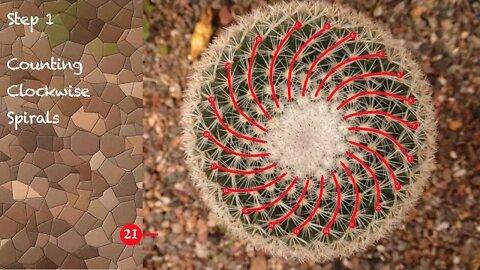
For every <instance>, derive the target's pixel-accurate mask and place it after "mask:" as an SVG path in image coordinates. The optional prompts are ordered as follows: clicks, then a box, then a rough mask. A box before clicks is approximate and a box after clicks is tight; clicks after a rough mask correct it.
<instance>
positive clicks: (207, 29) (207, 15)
mask: <svg viewBox="0 0 480 270" xmlns="http://www.w3.org/2000/svg"><path fill="white" fill-rule="evenodd" d="M212 18H213V13H212V9H211V8H210V7H207V8H205V9H204V10H203V12H202V16H201V18H200V21H199V22H198V23H197V24H196V25H195V30H194V31H193V35H192V39H191V40H190V46H191V49H190V55H189V56H188V58H189V59H190V60H194V59H197V58H198V57H199V56H200V54H201V53H202V52H203V50H204V49H205V48H206V47H207V45H208V43H209V42H210V38H211V37H212V33H213V27H212Z"/></svg>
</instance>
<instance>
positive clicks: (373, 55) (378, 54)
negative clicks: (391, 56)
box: [315, 52, 385, 97]
mask: <svg viewBox="0 0 480 270" xmlns="http://www.w3.org/2000/svg"><path fill="white" fill-rule="evenodd" d="M384 56H385V53H384V52H378V53H374V54H365V55H360V56H356V57H351V58H349V59H347V60H344V61H342V62H340V63H338V64H337V65H336V66H334V67H333V68H332V69H330V70H329V71H328V73H327V74H326V75H325V77H323V79H322V81H321V82H320V84H319V85H318V87H317V91H315V97H318V95H319V94H320V91H322V87H323V85H325V83H326V82H327V80H328V78H330V76H332V74H333V73H335V72H336V71H337V70H339V69H340V68H342V67H343V66H346V65H348V64H350V63H353V62H355V61H359V60H363V59H369V58H377V57H378V58H382V57H384Z"/></svg>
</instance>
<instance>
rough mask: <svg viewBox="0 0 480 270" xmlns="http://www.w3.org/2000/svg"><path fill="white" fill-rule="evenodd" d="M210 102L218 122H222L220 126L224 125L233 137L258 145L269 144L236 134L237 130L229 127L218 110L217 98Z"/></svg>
mask: <svg viewBox="0 0 480 270" xmlns="http://www.w3.org/2000/svg"><path fill="white" fill-rule="evenodd" d="M208 102H209V103H210V104H211V105H212V109H213V112H214V113H215V116H216V117H217V120H218V122H220V125H222V127H223V128H225V129H226V130H227V131H228V132H230V133H231V134H232V135H233V136H236V137H238V138H242V139H245V140H247V141H252V142H257V143H267V141H265V140H262V139H257V138H253V137H249V136H247V135H244V134H240V133H238V132H236V131H235V130H233V129H232V128H231V127H229V126H228V125H227V123H225V121H224V120H223V118H222V116H221V115H220V112H219V111H218V109H217V105H215V98H214V97H209V98H208Z"/></svg>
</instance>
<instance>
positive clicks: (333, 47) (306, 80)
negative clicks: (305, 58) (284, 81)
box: [302, 32, 357, 97]
mask: <svg viewBox="0 0 480 270" xmlns="http://www.w3.org/2000/svg"><path fill="white" fill-rule="evenodd" d="M356 37H357V33H355V32H351V33H350V34H348V35H347V36H345V37H343V38H341V39H339V40H338V41H337V42H335V44H333V45H332V46H330V47H328V48H327V49H326V50H325V51H323V52H322V53H321V54H320V55H319V56H317V58H316V59H315V61H313V63H312V64H311V65H310V68H309V69H308V72H307V76H306V77H305V80H304V81H303V86H302V97H303V96H305V91H306V90H307V85H308V80H309V78H310V76H312V73H313V69H314V68H315V67H316V66H317V64H318V63H319V62H320V61H321V60H322V58H323V57H324V56H325V55H327V54H328V53H330V52H331V51H332V50H334V49H335V48H336V47H338V46H340V45H341V44H343V43H345V42H347V41H348V40H350V39H355V38H356Z"/></svg>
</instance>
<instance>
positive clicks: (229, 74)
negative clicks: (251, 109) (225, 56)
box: [225, 62, 267, 132]
mask: <svg viewBox="0 0 480 270" xmlns="http://www.w3.org/2000/svg"><path fill="white" fill-rule="evenodd" d="M225 70H227V81H228V91H229V92H230V99H231V100H232V103H233V106H234V107H235V109H236V110H237V111H238V113H240V114H241V115H242V116H243V117H244V118H245V119H247V121H248V122H250V124H252V125H254V126H256V127H257V128H259V129H260V130H262V131H264V132H266V131H267V129H266V128H265V127H263V126H262V125H260V124H259V123H257V122H255V120H253V119H252V118H250V116H248V115H247V114H245V112H244V111H243V110H242V109H241V108H240V106H238V103H237V100H236V99H235V95H234V94H233V86H232V63H231V62H227V63H225Z"/></svg>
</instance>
